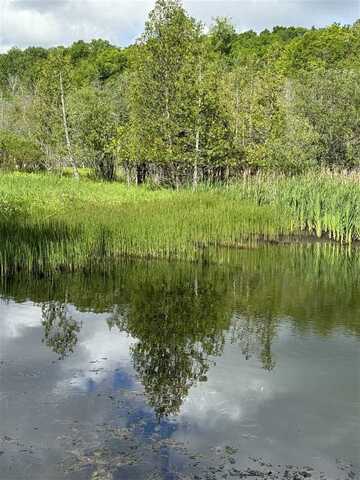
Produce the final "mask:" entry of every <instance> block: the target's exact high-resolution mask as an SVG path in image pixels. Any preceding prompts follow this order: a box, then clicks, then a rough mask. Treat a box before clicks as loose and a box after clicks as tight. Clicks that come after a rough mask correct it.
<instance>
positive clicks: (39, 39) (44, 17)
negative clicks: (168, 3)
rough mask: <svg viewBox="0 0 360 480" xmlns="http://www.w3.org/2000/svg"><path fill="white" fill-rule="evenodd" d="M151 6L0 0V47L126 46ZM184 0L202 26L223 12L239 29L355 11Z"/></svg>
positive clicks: (344, 1) (338, 4)
mask: <svg viewBox="0 0 360 480" xmlns="http://www.w3.org/2000/svg"><path fill="white" fill-rule="evenodd" d="M153 5H154V0H0V50H6V49H8V48H9V47H10V46H18V47H26V46H29V45H41V46H45V47H48V46H53V45H59V44H69V43H71V42H73V41H75V40H79V39H83V40H90V39H92V38H100V37H101V38H104V39H108V40H109V41H111V42H113V43H115V44H120V45H127V44H129V43H131V42H133V41H134V40H135V38H136V37H137V36H139V34H141V32H142V30H143V26H144V22H145V19H146V17H147V15H148V12H149V11H150V9H151V8H152V7H153ZM184 5H185V7H186V8H187V10H188V11H189V13H190V14H191V15H192V16H194V17H195V18H197V19H199V20H201V21H203V22H204V23H205V24H206V25H209V24H210V23H211V21H212V19H213V18H215V17H217V16H229V17H231V18H232V20H233V22H234V24H235V25H236V27H237V29H238V30H239V31H242V30H247V29H254V30H262V29H264V28H271V27H273V26H275V25H304V26H312V25H316V26H322V25H326V24H329V23H333V22H340V23H352V22H353V21H354V20H355V19H356V18H358V17H359V16H360V3H359V2H358V0H222V1H219V0H196V1H194V0H185V1H184Z"/></svg>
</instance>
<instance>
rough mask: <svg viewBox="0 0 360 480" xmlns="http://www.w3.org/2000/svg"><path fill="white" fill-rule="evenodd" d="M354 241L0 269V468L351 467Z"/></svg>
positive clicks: (6, 474)
mask: <svg viewBox="0 0 360 480" xmlns="http://www.w3.org/2000/svg"><path fill="white" fill-rule="evenodd" d="M357 255H358V252H355V251H351V250H343V249H341V248H340V247H336V246H334V245H319V244H314V245H306V246H263V247H259V248H256V249H255V248H253V249H249V250H239V251H231V250H229V251H226V252H222V253H221V255H220V257H221V258H219V262H218V264H216V265H215V264H204V263H203V264H202V265H198V264H191V263H181V262H178V263H176V262H173V263H168V262H165V261H124V262H123V263H122V264H121V265H119V266H118V267H116V268H114V269H113V270H111V271H110V272H108V273H106V274H104V273H97V274H96V273H94V272H93V273H92V274H84V273H83V274H71V275H70V274H57V275H53V276H51V277H49V278H47V277H42V278H40V277H29V276H22V275H20V274H19V275H17V276H14V277H12V278H8V279H7V280H6V281H5V280H4V281H3V282H2V284H1V287H0V419H1V420H0V422H1V423H0V478H1V480H15V479H16V480H19V479H21V480H26V479H31V480H33V479H36V480H58V479H59V480H63V479H74V480H77V479H92V480H95V479H96V480H100V479H101V480H102V479H105V480H110V479H113V480H117V479H126V480H131V479H137V480H141V479H149V480H150V479H152V480H155V479H166V480H175V479H213V480H215V479H226V478H228V479H230V478H252V479H256V478H265V479H274V478H287V479H297V480H300V479H303V478H312V479H353V478H356V477H357V475H358V474H359V471H360V470H359V457H360V455H359V454H360V438H359V437H360V435H359V433H360V421H359V419H360V376H359V371H360V370H359V364H360V350H359V338H360V278H359V276H360V275H359V259H358V256H357Z"/></svg>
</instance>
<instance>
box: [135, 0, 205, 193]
mask: <svg viewBox="0 0 360 480" xmlns="http://www.w3.org/2000/svg"><path fill="white" fill-rule="evenodd" d="M200 52H201V27H200V25H199V24H197V23H196V22H195V21H194V20H193V19H191V18H189V17H188V16H187V15H186V13H185V11H184V9H183V8H182V6H181V5H180V3H179V2H178V1H177V0H158V1H157V2H156V4H155V8H154V10H153V11H152V12H151V13H150V16H149V20H148V21H147V23H146V27H145V33H144V35H143V36H142V38H141V39H140V41H139V43H138V46H137V48H136V51H135V52H134V57H133V61H132V65H133V68H132V74H131V77H130V82H129V92H128V99H129V115H130V124H129V127H130V129H131V135H130V141H131V143H130V145H129V146H128V148H127V149H126V151H128V152H130V159H129V160H130V161H131V162H132V163H133V164H135V165H136V168H137V172H138V174H137V177H138V181H139V182H141V181H142V180H143V176H144V170H148V169H149V168H155V169H156V171H157V173H158V174H159V175H161V176H164V177H165V178H166V179H167V180H169V181H170V182H171V183H173V184H176V185H178V184H179V182H180V179H181V175H183V174H184V173H185V172H186V170H187V169H188V168H193V165H192V164H193V162H194V158H196V155H195V156H194V152H195V151H196V148H197V147H196V145H197V140H196V138H197V135H198V133H197V130H198V129H197V120H196V119H197V108H198V105H199V91H198V90H199V79H200V78H201V71H200V70H201V67H200Z"/></svg>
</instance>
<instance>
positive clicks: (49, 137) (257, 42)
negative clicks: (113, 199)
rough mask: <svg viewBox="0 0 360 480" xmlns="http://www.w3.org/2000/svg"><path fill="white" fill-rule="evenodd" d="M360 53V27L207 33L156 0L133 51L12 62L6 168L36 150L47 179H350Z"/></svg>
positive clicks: (84, 50)
mask: <svg viewBox="0 0 360 480" xmlns="http://www.w3.org/2000/svg"><path fill="white" fill-rule="evenodd" d="M359 51H360V26H359V22H355V23H354V24H353V25H346V26H343V25H339V24H333V25H330V26H328V27H325V28H312V29H305V28H301V27H282V26H276V27H274V28H273V29H272V31H269V30H264V31H262V32H260V33H256V32H253V31H251V30H250V31H247V32H243V33H237V32H236V30H235V28H234V26H233V25H232V24H231V22H230V21H229V20H228V19H226V18H218V19H216V20H215V22H214V24H213V26H212V27H211V29H210V31H209V33H208V34H205V33H204V30H203V26H202V25H201V24H200V23H198V22H197V21H196V20H194V19H193V18H191V17H190V16H189V15H188V14H187V13H186V11H185V9H184V7H183V6H182V4H181V1H180V0H157V1H156V2H155V6H154V9H153V10H152V11H151V12H150V15H149V18H148V21H147V22H146V25H145V31H144V33H143V35H142V36H141V38H140V39H139V41H137V42H136V43H135V44H134V45H131V46H130V47H128V48H126V49H121V48H119V47H117V46H114V45H111V44H110V43H109V42H108V41H105V40H101V39H96V40H92V41H90V42H84V41H81V40H80V41H77V42H75V43H74V44H73V45H71V46H69V47H67V48H65V47H56V48H51V49H48V50H46V49H42V48H35V47H31V48H27V49H25V50H20V49H17V48H13V49H11V50H10V51H9V52H8V53H6V54H1V55H0V130H1V131H4V132H7V134H8V135H9V136H10V137H11V136H12V138H17V139H18V140H17V147H16V148H15V144H14V142H13V148H12V153H11V155H10V154H9V155H8V158H10V157H11V158H15V157H18V158H22V157H23V156H24V155H25V156H26V154H25V153H24V152H25V150H26V148H25V145H28V148H27V151H28V152H30V150H31V149H30V144H29V140H28V139H31V144H33V147H34V149H35V150H36V151H37V150H39V151H41V156H42V160H41V162H42V165H44V167H45V168H47V169H48V170H61V169H67V168H69V167H70V166H71V167H72V168H73V171H74V174H75V175H76V168H77V166H85V167H88V168H92V169H93V170H94V171H95V173H96V175H97V176H98V177H99V178H101V179H108V180H113V179H115V178H116V177H117V174H120V175H119V176H121V175H124V176H126V179H127V182H128V183H131V182H134V181H135V182H136V183H143V182H144V181H145V180H147V181H149V182H152V184H153V185H159V184H162V185H170V186H172V187H176V188H178V187H179V186H180V185H188V184H190V183H192V184H193V187H194V188H196V187H197V185H198V183H201V182H206V183H207V182H212V183H216V182H219V181H220V182H227V181H228V180H229V179H231V178H237V177H239V176H241V175H242V174H243V172H244V171H245V170H250V171H252V172H256V171H259V170H264V171H270V170H271V171H276V172H280V173H287V174H297V173H303V172H305V171H307V170H309V169H311V168H315V167H318V166H323V167H330V168H333V169H336V168H347V169H352V168H356V167H358V166H359V162H360V160H359V158H360V150H359V149H360V147H359V138H360V118H359V114H358V112H359V110H360V94H359V84H360V78H359V75H360V73H359V72H360V62H359V58H360V56H359V53H358V52H359ZM60 77H61V79H60ZM21 138H22V140H20V139H21ZM31 148H32V147H31ZM14 149H15V150H17V153H16V154H15V153H14V152H15V150H14ZM35 150H34V161H33V162H31V163H34V164H37V162H38V156H37V154H36V153H35ZM3 157H4V155H3ZM3 163H4V162H3ZM10 163H11V162H10ZM12 164H13V165H14V168H15V167H17V168H20V169H22V168H25V169H26V168H28V167H27V165H28V164H29V161H28V159H27V160H26V162H25V161H24V162H23V161H19V162H17V163H16V161H13V162H12ZM7 166H9V161H8V160H7Z"/></svg>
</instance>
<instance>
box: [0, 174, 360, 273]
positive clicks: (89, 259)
mask: <svg viewBox="0 0 360 480" xmlns="http://www.w3.org/2000/svg"><path fill="white" fill-rule="evenodd" d="M359 205H360V187H359V177H358V176H356V175H355V174H353V175H344V174H343V175H340V174H330V173H327V172H320V173H319V174H317V175H315V174H308V175H304V176H297V177H293V178H288V177H272V176H262V175H259V176H254V177H244V179H243V180H242V181H241V182H237V183H236V184H231V185H228V186H221V187H220V186H215V187H214V186H206V185H204V186H200V187H199V189H198V190H197V191H192V190H191V189H186V188H184V189H181V190H179V191H175V190H169V189H152V188H150V187H149V186H142V187H127V186H125V185H123V184H120V183H112V184H108V183H102V182H95V181H91V180H82V181H80V182H78V181H75V180H73V179H71V178H61V177H56V176H51V175H44V174H2V175H1V177H0V238H1V246H0V272H1V275H6V274H8V273H10V272H14V271H17V270H23V269H25V270H28V271H36V272H47V271H52V270H56V269H57V270H68V271H75V270H78V269H81V268H82V269H93V268H99V267H101V266H109V265H111V263H113V262H114V261H116V260H117V259H118V258H119V257H124V256H127V257H132V256H135V257H143V258H149V257H153V258H156V257H159V258H181V259H188V260H197V261H213V260H216V261H226V259H225V260H224V259H223V260H221V255H220V257H217V258H215V255H214V253H213V252H212V249H211V248H210V247H228V248H236V247H244V246H249V245H255V244H256V243H259V242H264V241H271V242H277V241H284V240H289V241H291V240H296V239H298V238H299V236H304V235H306V236H307V237H308V238H310V239H311V238H315V239H316V238H320V237H321V238H325V239H329V240H333V241H336V242H339V243H340V244H350V243H352V242H354V241H357V240H360V210H359V209H360V207H359ZM209 248H210V249H209ZM225 256H226V255H225Z"/></svg>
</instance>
